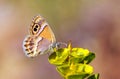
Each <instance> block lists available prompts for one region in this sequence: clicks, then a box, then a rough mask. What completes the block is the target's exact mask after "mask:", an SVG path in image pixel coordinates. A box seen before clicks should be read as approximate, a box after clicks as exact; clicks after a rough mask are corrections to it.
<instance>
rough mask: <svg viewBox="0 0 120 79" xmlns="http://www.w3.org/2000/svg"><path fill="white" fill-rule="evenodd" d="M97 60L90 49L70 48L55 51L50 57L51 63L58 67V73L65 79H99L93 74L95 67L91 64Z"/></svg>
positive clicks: (97, 75) (69, 46)
mask: <svg viewBox="0 0 120 79" xmlns="http://www.w3.org/2000/svg"><path fill="white" fill-rule="evenodd" d="M94 58H95V54H94V53H92V52H89V50H88V49H83V48H72V46H71V44H69V45H68V48H61V49H58V50H55V52H54V53H52V54H51V55H50V56H49V62H50V63H51V64H53V65H56V69H57V71H58V72H59V73H60V74H61V75H62V76H63V77H64V78H65V79H85V78H87V79H99V74H93V67H92V66H91V65H89V63H90V62H91V61H92V60H93V59H94Z"/></svg>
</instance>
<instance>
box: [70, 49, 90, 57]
mask: <svg viewBox="0 0 120 79" xmlns="http://www.w3.org/2000/svg"><path fill="white" fill-rule="evenodd" d="M70 54H71V55H72V56H73V57H75V58H83V57H86V56H88V55H89V50H87V49H83V48H73V49H72V52H71V53H70Z"/></svg>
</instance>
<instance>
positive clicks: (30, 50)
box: [23, 15, 59, 57]
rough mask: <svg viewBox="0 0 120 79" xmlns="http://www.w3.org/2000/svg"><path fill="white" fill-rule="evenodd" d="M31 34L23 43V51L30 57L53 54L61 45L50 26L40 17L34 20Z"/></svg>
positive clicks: (30, 30)
mask: <svg viewBox="0 0 120 79" xmlns="http://www.w3.org/2000/svg"><path fill="white" fill-rule="evenodd" d="M29 32H30V34H29V35H28V36H26V37H25V39H24V41H23V50H24V52H25V54H26V55H27V56H28V57H35V56H37V55H39V54H40V55H41V54H45V53H48V52H51V51H53V48H54V47H57V46H58V45H59V43H56V39H55V36H54V33H53V31H52V30H51V28H50V26H49V24H48V23H47V22H46V20H45V19H44V18H43V17H42V16H40V15H38V16H35V17H34V18H33V20H32V24H31V25H30V29H29Z"/></svg>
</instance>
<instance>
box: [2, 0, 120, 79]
mask: <svg viewBox="0 0 120 79" xmlns="http://www.w3.org/2000/svg"><path fill="white" fill-rule="evenodd" d="M37 14H41V15H42V16H44V17H45V18H46V19H47V21H48V23H49V24H50V26H51V28H52V29H53V31H54V33H55V36H56V39H57V40H58V41H61V42H68V41H69V40H71V41H72V44H73V47H83V48H88V49H89V50H90V51H93V52H95V54H96V59H95V60H94V61H93V62H92V65H93V66H94V69H95V70H94V71H95V72H96V73H97V72H99V73H100V79H120V76H119V73H120V68H119V67H120V63H119V60H120V1H119V0H99V1H98V0H0V79H63V78H62V77H61V76H60V75H59V74H58V72H57V71H56V70H55V66H53V65H51V64H49V62H48V55H42V56H38V57H36V58H34V59H30V58H27V57H26V56H25V55H24V52H23V49H22V41H23V39H24V37H25V36H26V35H27V34H28V28H29V25H30V23H31V19H32V17H33V16H35V15H37Z"/></svg>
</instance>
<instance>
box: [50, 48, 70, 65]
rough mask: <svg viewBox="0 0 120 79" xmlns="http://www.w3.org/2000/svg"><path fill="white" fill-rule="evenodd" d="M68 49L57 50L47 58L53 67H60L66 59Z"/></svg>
mask: <svg viewBox="0 0 120 79" xmlns="http://www.w3.org/2000/svg"><path fill="white" fill-rule="evenodd" d="M68 54H69V49H67V48H63V49H58V50H57V51H55V52H54V53H52V54H51V55H50V56H49V59H48V60H49V62H50V63H51V64H54V65H62V64H63V63H64V62H65V60H66V59H67V58H68Z"/></svg>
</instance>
